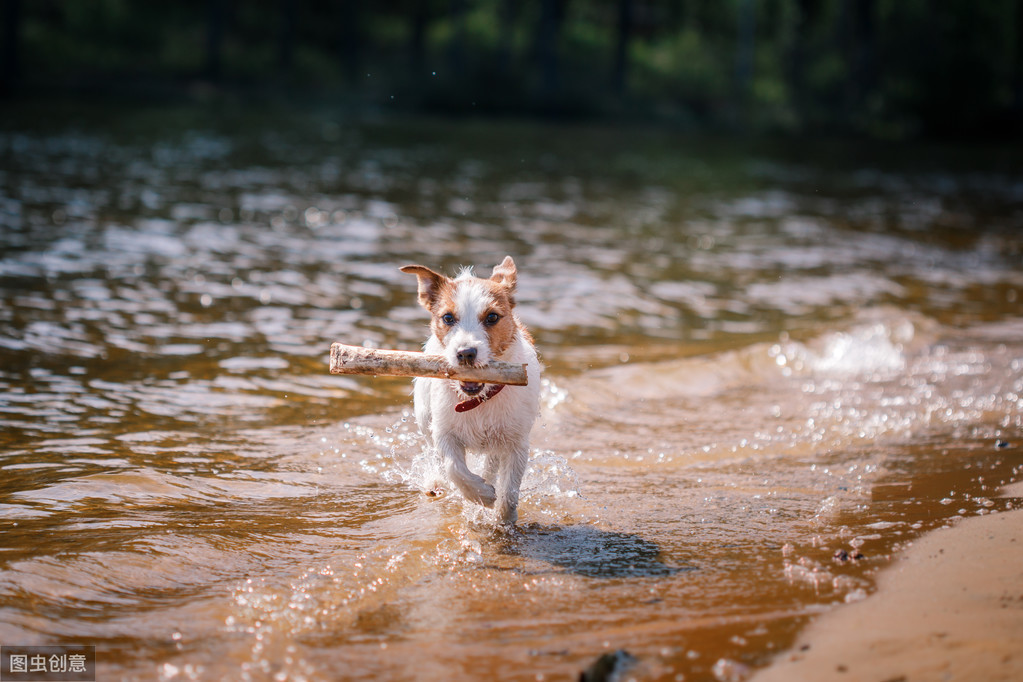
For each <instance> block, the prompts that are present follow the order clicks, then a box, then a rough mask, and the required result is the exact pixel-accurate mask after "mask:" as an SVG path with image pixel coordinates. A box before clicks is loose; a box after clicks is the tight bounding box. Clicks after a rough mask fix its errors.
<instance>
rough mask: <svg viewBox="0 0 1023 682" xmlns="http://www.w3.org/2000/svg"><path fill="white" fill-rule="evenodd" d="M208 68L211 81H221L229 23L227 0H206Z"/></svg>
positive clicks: (208, 76) (207, 74)
mask: <svg viewBox="0 0 1023 682" xmlns="http://www.w3.org/2000/svg"><path fill="white" fill-rule="evenodd" d="M206 22H207V23H206V68H205V69H204V73H205V74H206V78H208V79H209V80H211V81H219V80H220V77H221V63H222V61H223V52H224V29H225V24H226V23H227V0H207V2H206Z"/></svg>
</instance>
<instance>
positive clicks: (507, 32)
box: [497, 0, 519, 76]
mask: <svg viewBox="0 0 1023 682" xmlns="http://www.w3.org/2000/svg"><path fill="white" fill-rule="evenodd" d="M518 7H519V5H518V0H501V5H500V8H499V10H498V11H499V12H500V14H499V23H500V31H501V36H500V38H499V39H498V41H499V42H498V47H497V68H498V71H499V72H500V73H501V75H502V76H508V75H509V74H511V67H512V48H513V45H512V43H513V41H514V38H515V17H516V16H517V15H518Z"/></svg>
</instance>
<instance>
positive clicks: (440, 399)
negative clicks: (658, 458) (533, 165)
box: [401, 256, 540, 525]
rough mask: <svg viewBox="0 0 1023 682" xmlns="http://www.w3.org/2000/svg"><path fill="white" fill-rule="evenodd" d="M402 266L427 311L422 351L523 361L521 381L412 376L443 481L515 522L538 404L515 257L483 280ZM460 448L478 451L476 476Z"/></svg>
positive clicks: (460, 359) (470, 360)
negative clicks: (518, 311) (519, 312)
mask: <svg viewBox="0 0 1023 682" xmlns="http://www.w3.org/2000/svg"><path fill="white" fill-rule="evenodd" d="M401 271H402V272H406V273H409V274H413V275H415V276H416V277H417V278H418V280H419V303H420V304H422V306H423V307H424V308H426V309H427V310H429V311H430V314H431V315H432V320H431V323H430V329H431V331H432V332H433V333H432V334H431V335H430V338H429V339H428V340H427V342H426V345H425V348H424V349H425V350H426V352H427V353H434V354H437V355H443V356H444V357H445V358H447V360H448V362H450V363H451V364H452V365H458V364H462V365H474V366H478V367H483V366H486V365H487V364H488V363H490V362H491V361H493V360H500V361H503V362H514V363H525V364H526V376H527V378H528V385H526V386H504V385H501V384H479V383H467V382H458V381H453V380H449V379H423V378H417V379H415V390H414V398H415V412H416V421H417V422H418V424H419V428H420V430H421V431H422V432H423V435H424V436H426V440H427V442H428V444H429V446H430V447H431V448H434V449H435V450H436V452H437V453H438V455H439V456H440V461H441V465H442V471H443V472H444V475H445V477H446V478H447V481H448V482H449V483H450V484H451V485H453V486H454V487H455V488H456V489H457V490H458V491H459V492H460V493H461V494H462V496H463V497H465V498H466V499H467V500H471V501H473V502H476V503H478V504H482V505H485V506H487V507H493V506H495V503H496V507H497V514H498V518H499V519H500V520H501V522H502V523H505V524H512V525H514V524H515V521H516V520H517V518H518V510H517V508H518V502H519V486H520V485H521V483H522V475H523V474H524V473H525V471H526V464H527V462H528V459H529V432H530V430H531V429H532V428H533V422H534V421H536V417H537V415H538V413H539V403H540V361H539V360H538V359H537V356H536V349H535V348H534V347H533V339H532V337H531V336H530V335H529V332H528V331H527V330H526V328H525V327H524V326H522V323H521V322H519V319H518V318H517V317H516V316H515V312H514V309H515V282H516V275H517V271H516V269H515V262H514V261H513V260H512V259H511V256H508V257H506V258H505V259H504V261H503V262H502V263H501V264H500V265H498V266H497V267H495V268H494V271H493V274H492V275H491V276H490V278H489V279H483V278H480V277H475V276H473V274H472V271H471V269H470V270H463V271H462V273H461V274H460V275H459V276H458V277H456V278H455V279H451V278H450V277H446V276H444V275H441V274H438V273H436V272H434V271H433V270H430V269H429V268H427V267H424V266H422V265H406V266H405V267H403V268H401ZM467 450H468V451H470V452H474V453H477V454H482V455H484V456H485V459H484V465H483V476H482V477H481V476H478V475H477V474H474V473H473V472H472V471H470V470H469V467H468V466H466V463H465V453H466V451H467Z"/></svg>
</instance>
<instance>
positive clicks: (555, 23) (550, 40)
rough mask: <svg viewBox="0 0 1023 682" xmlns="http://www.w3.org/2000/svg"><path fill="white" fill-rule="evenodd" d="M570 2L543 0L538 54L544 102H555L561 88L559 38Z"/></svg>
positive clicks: (566, 0) (564, 0)
mask: <svg viewBox="0 0 1023 682" xmlns="http://www.w3.org/2000/svg"><path fill="white" fill-rule="evenodd" d="M567 4H568V0H542V2H541V5H540V23H539V24H538V25H537V38H536V48H537V49H536V52H537V58H538V60H539V66H540V94H541V97H542V98H543V100H544V102H545V103H547V104H550V103H552V102H553V100H554V98H555V97H556V95H557V93H558V91H559V90H560V88H561V62H560V58H559V55H558V37H559V34H560V33H561V24H562V22H563V21H564V19H565V12H566V9H567V7H566V6H567Z"/></svg>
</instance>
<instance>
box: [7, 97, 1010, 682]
mask: <svg viewBox="0 0 1023 682" xmlns="http://www.w3.org/2000/svg"><path fill="white" fill-rule="evenodd" d="M107 118H109V120H107V121H105V122H103V123H95V122H94V123H88V124H86V123H80V122H79V123H76V124H62V125H58V126H54V125H50V126H48V127H46V128H45V129H40V128H38V127H29V126H26V125H20V126H12V127H11V129H10V130H8V131H6V132H3V133H0V159H2V162H3V163H2V166H0V296H2V301H3V304H2V306H0V357H2V359H3V362H2V365H0V424H2V427H3V429H2V435H0V470H2V472H3V473H2V475H0V530H2V538H3V540H2V543H0V641H2V642H3V643H5V644H43V643H61V642H67V643H71V642H76V643H84V644H95V645H97V647H98V650H99V664H100V677H101V679H282V680H283V679H295V680H299V679H314V680H316V679H348V678H351V679H355V678H360V679H365V678H367V677H378V678H384V679H479V678H483V677H488V676H491V677H498V678H500V679H541V678H544V679H565V678H575V677H576V676H577V675H578V673H579V671H581V670H582V669H584V668H585V667H586V666H588V665H589V664H590V663H592V662H593V661H594V660H595V659H596V658H597V657H598V656H600V655H601V654H602V653H605V652H608V651H614V650H617V649H623V648H624V649H627V650H628V651H629V652H630V653H631V654H633V655H634V656H636V657H637V659H638V662H637V663H636V665H635V666H634V667H633V668H632V669H631V673H632V674H633V675H635V676H636V677H637V678H640V679H686V680H699V679H719V680H729V679H741V678H742V677H743V676H745V674H746V673H747V672H748V670H749V669H750V668H755V667H756V666H759V665H763V664H764V663H766V662H767V661H768V660H769V658H770V656H771V655H773V654H775V653H777V652H778V651H780V650H782V649H784V648H785V647H786V646H788V645H789V644H790V643H791V641H792V638H793V637H794V634H795V632H796V631H797V630H798V628H799V627H800V626H801V625H803V624H804V623H805V622H806V621H807V619H808V618H810V617H811V616H813V615H814V614H816V613H819V612H821V611H822V610H826V609H827V608H830V607H831V606H832V605H833V604H836V603H840V602H844V601H853V600H856V599H861V598H863V597H864V596H865V595H866V594H868V593H869V592H870V591H871V589H872V585H873V576H874V574H875V572H876V570H877V569H878V568H879V567H882V566H883V565H884V564H885V562H886V560H887V558H888V557H889V556H890V554H891V553H892V552H893V551H895V550H896V549H897V548H898V547H899V546H901V545H903V544H904V543H906V542H908V541H911V540H912V538H914V537H916V536H917V535H919V534H920V533H922V532H925V531H926V530H928V529H931V528H934V527H936V526H939V525H942V524H947V523H950V522H952V521H953V520H954V519H955V518H957V517H961V516H965V515H975V514H985V513H993V512H996V511H998V510H1002V509H1005V508H1008V507H1010V506H1012V505H1013V504H1015V503H1016V501H1015V500H1007V499H1003V498H999V497H998V496H997V488H998V486H999V485H1000V484H1002V483H1004V482H1008V481H1010V480H1016V479H1017V478H1018V477H1019V475H1020V473H1021V467H1023V460H1021V458H1020V443H1021V442H1023V315H1021V314H1020V310H1021V307H1020V305H1021V304H1020V302H1019V300H1018V298H1019V295H1020V293H1021V291H1023V269H1021V267H1020V264H1021V263H1023V260H1021V259H1023V231H1021V230H1023V171H1020V170H1019V169H1018V168H1017V167H1014V166H1013V164H1012V162H1011V161H1006V160H1005V157H1003V156H1002V155H1001V154H1000V153H998V152H986V151H978V150H971V151H968V152H964V151H962V150H933V149H918V150H902V151H901V152H900V155H901V156H902V157H903V158H904V159H910V161H898V162H896V161H893V160H892V159H891V158H888V157H887V156H886V154H883V153H878V152H877V150H869V149H863V148H852V147H843V146H841V145H828V146H825V147H822V148H819V149H815V150H809V151H807V150H792V149H786V148H782V147H771V146H765V145H752V144H750V145H741V144H738V143H728V142H695V141H692V140H688V139H685V138H676V137H672V136H670V135H665V134H652V133H643V132H620V131H618V132H615V131H610V130H601V129H569V128H548V127H539V126H526V125H516V124H507V123H504V124H497V123H495V124H481V123H461V124H445V123H438V122H426V121H411V122H410V121H404V122H394V123H388V124H381V123H376V124H373V123H363V124H360V125H351V124H344V125H342V124H339V123H337V122H335V121H333V120H331V119H329V118H327V117H325V116H313V115H310V116H306V117H302V118H299V117H292V118H287V117H285V118H272V117H262V118H260V117H259V116H250V117H240V118H239V120H223V119H221V120H214V119H204V118H202V117H199V118H198V119H196V118H193V117H190V116H186V117H183V118H184V120H182V119H181V118H178V119H175V118H173V117H171V118H170V119H169V120H166V121H165V120H163V119H160V118H155V119H153V120H149V121H148V123H146V122H145V121H146V119H144V118H143V119H141V120H142V121H143V123H139V122H138V120H139V119H135V118H132V117H131V116H129V115H127V114H114V113H111V115H110V116H109V117H107ZM129 123H130V125H129ZM507 253H510V254H512V255H513V256H514V257H515V258H516V261H517V262H518V265H519V269H520V292H519V312H520V316H521V317H522V319H523V321H524V322H525V323H526V324H527V325H529V326H530V328H531V329H532V330H533V332H534V334H535V336H536V338H537V342H538V345H539V347H540V349H541V351H542V354H543V358H544V361H545V364H546V366H547V370H546V376H545V380H544V393H543V407H542V413H541V418H540V421H539V422H538V424H537V427H536V429H535V430H534V438H533V451H532V457H531V466H530V470H529V472H528V473H527V476H526V480H525V482H524V485H523V501H522V506H521V511H520V525H519V528H518V530H517V531H516V532H513V533H508V532H503V531H500V530H498V529H497V528H496V527H495V524H494V521H493V519H492V518H491V516H490V515H489V513H486V512H482V511H481V510H479V509H478V508H476V507H474V506H472V505H469V504H463V502H462V501H461V500H460V499H458V498H457V497H455V496H448V497H445V498H441V499H440V500H436V501H434V500H430V499H429V498H427V497H425V496H423V495H422V494H421V493H420V492H419V486H420V485H421V484H422V482H423V480H424V477H425V476H426V471H425V465H424V458H423V456H422V448H423V444H422V440H421V438H420V437H419V436H418V434H417V431H416V427H415V424H414V420H413V419H412V417H411V398H410V395H409V394H410V390H409V384H408V382H407V381H403V380H391V379H372V378H343V377H336V376H330V375H328V374H327V372H326V363H327V348H328V347H329V344H330V343H331V342H332V341H345V342H349V343H363V344H367V345H373V346H379V347H387V348H392V347H394V348H407V349H414V348H417V347H418V345H419V344H420V343H421V342H422V341H423V339H424V335H425V333H426V323H427V320H426V317H425V313H423V312H422V311H420V310H419V309H418V308H417V307H416V305H415V291H414V290H415V281H414V279H412V278H410V277H408V276H406V275H402V274H401V273H399V272H398V270H397V268H398V267H399V266H401V265H404V264H406V263H409V262H420V263H423V264H426V265H429V266H431V267H435V268H440V269H447V270H448V271H454V270H455V269H456V268H457V266H459V265H468V264H476V265H478V266H480V267H489V266H490V265H493V264H494V263H497V262H498V261H499V260H500V259H501V258H502V257H503V256H504V255H505V254H507ZM841 550H844V551H845V552H846V553H847V555H849V556H857V555H858V554H861V555H862V558H857V559H855V560H853V559H849V560H847V561H841V560H836V559H835V558H834V555H835V553H836V552H838V551H841Z"/></svg>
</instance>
